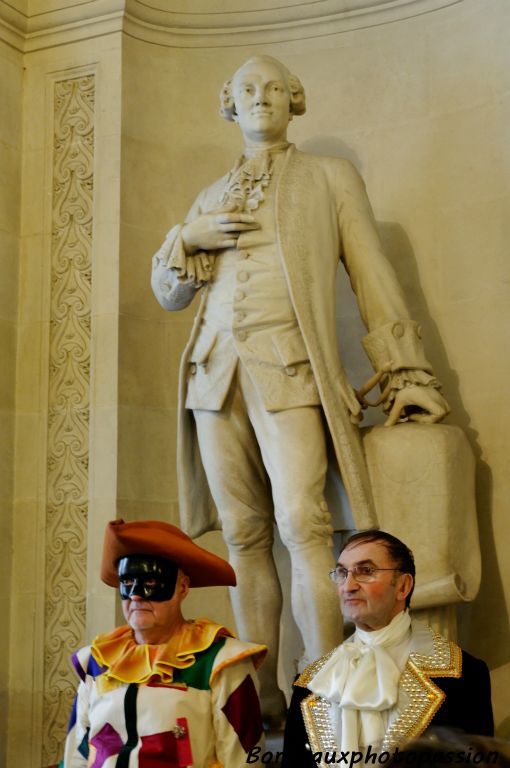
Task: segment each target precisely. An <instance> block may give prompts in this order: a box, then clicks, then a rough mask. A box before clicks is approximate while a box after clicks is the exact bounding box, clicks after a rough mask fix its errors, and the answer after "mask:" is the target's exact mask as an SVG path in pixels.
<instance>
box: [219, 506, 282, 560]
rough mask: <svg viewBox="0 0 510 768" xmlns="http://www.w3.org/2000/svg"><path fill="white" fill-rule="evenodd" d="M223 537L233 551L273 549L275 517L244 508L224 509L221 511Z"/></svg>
mask: <svg viewBox="0 0 510 768" xmlns="http://www.w3.org/2000/svg"><path fill="white" fill-rule="evenodd" d="M220 517H221V524H222V531H223V538H224V539H225V543H226V545H227V547H228V549H229V551H230V552H231V553H232V552H237V553H241V552H248V551H249V552H256V551H258V552H260V551H262V550H268V551H271V549H272V547H273V519H272V515H271V513H270V512H269V511H268V513H267V515H266V516H264V517H262V516H261V515H255V514H247V511H246V509H243V510H235V509H234V510H228V511H225V510H223V511H222V512H221V513H220Z"/></svg>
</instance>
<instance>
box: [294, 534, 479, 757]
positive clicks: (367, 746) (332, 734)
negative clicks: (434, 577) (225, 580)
mask: <svg viewBox="0 0 510 768" xmlns="http://www.w3.org/2000/svg"><path fill="white" fill-rule="evenodd" d="M414 576H415V565H414V558H413V554H412V552H411V550H410V549H409V548H408V547H406V545H405V544H404V543H403V542H402V541H400V540H399V539H397V538H395V536H392V535H391V534H389V533H386V532H385V531H378V530H367V531H361V532H359V533H356V534H354V535H353V536H351V537H350V538H349V539H348V540H347V542H346V544H345V546H344V548H343V549H342V551H341V552H340V557H339V559H338V563H337V565H336V568H335V570H334V571H332V572H331V577H332V579H333V581H335V583H336V584H337V588H338V594H339V597H340V601H341V606H342V613H343V615H344V618H345V619H346V620H347V621H349V622H352V623H353V624H354V626H355V632H354V634H353V635H352V636H351V637H350V638H349V639H348V640H346V641H345V642H344V643H342V644H341V645H340V646H338V647H337V648H335V649H334V650H333V651H331V652H330V653H328V654H326V655H325V656H322V657H321V658H320V659H318V660H317V661H314V662H313V663H312V664H310V665H309V666H308V667H307V668H306V669H305V670H304V671H303V672H302V673H301V675H300V676H299V677H298V679H297V680H296V681H295V683H294V693H293V696H292V701H291V705H290V710H289V714H288V718H287V725H286V730H285V740H284V749H283V763H282V768H308V766H310V768H311V767H312V766H314V765H317V764H324V763H333V762H342V755H344V756H345V755H347V761H348V762H350V761H351V759H354V762H358V763H360V765H361V764H362V761H363V764H366V763H368V764H376V763H377V764H381V763H382V762H385V761H386V760H387V759H389V754H391V753H395V750H396V748H399V749H400V748H401V747H404V746H405V744H406V743H408V742H409V741H410V740H411V739H414V738H416V737H418V736H421V735H422V734H423V733H425V731H428V729H430V728H433V727H439V726H442V727H446V728H448V729H453V730H455V731H461V732H464V733H467V734H478V735H484V736H492V735H493V718H492V705H491V691H490V678H489V670H488V669H487V666H486V664H485V663H484V662H483V661H481V660H480V659H475V658H474V657H473V656H471V655H470V654H469V653H466V652H465V651H463V650H462V649H461V648H459V646H458V645H457V644H456V643H453V642H450V641H448V640H446V639H445V638H444V637H442V636H441V635H439V634H437V633H436V632H434V631H433V630H432V629H431V628H430V627H429V626H427V625H426V624H422V623H421V622H418V621H414V620H411V618H410V616H409V612H408V608H409V602H410V599H411V595H412V592H413V589H414ZM411 749H412V747H411ZM384 752H386V753H387V756H386V757H385V758H384V759H383V760H379V759H378V756H381V757H382V753H384ZM319 753H320V758H319ZM333 753H336V757H333ZM388 753H389V754H388ZM397 754H398V753H397ZM354 755H356V757H354V758H353V756H354ZM358 756H359V757H358ZM350 764H351V765H352V764H353V763H352V762H351V763H350Z"/></svg>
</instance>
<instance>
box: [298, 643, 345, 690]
mask: <svg viewBox="0 0 510 768" xmlns="http://www.w3.org/2000/svg"><path fill="white" fill-rule="evenodd" d="M335 651H336V648H333V650H332V651H329V653H326V654H324V656H321V657H320V658H319V659H316V660H315V661H312V663H311V664H308V666H307V667H305V668H304V670H303V671H302V672H301V674H300V675H299V677H298V679H297V680H295V681H294V685H297V686H299V687H300V688H308V683H309V682H310V680H312V679H313V678H314V677H315V675H316V674H317V672H318V671H319V670H320V669H322V667H323V666H324V664H325V663H326V662H327V661H328V660H329V659H330V658H331V657H332V655H333V654H334V653H335Z"/></svg>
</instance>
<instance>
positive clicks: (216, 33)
mask: <svg viewBox="0 0 510 768" xmlns="http://www.w3.org/2000/svg"><path fill="white" fill-rule="evenodd" d="M463 1H464V0H307V1H305V2H302V1H301V2H300V1H299V0H281V4H280V3H278V4H275V6H277V7H275V6H273V7H271V6H272V3H270V2H269V1H267V2H264V0H253V2H252V4H251V8H249V9H244V8H243V9H241V10H230V11H225V10H216V11H215V10H209V9H210V8H214V7H215V5H216V3H214V1H213V0H211V1H210V2H205V0H195V2H194V8H197V9H198V10H195V11H192V12H190V11H188V10H182V8H188V7H189V3H188V4H186V3H184V2H183V0H148V1H147V2H145V0H90V1H89V2H76V3H75V4H74V5H70V6H67V7H65V8H62V9H61V10H58V11H54V10H50V11H47V12H41V11H37V12H33V13H28V14H24V13H23V12H21V11H19V10H17V9H16V8H14V6H13V5H11V4H10V3H9V2H7V0H0V39H1V40H4V42H6V43H8V44H9V45H11V46H12V47H13V48H16V49H18V50H19V51H22V52H30V51H36V50H40V49H43V48H49V47H54V46H56V45H63V44H65V43H72V42H76V41H79V40H86V39H88V38H93V37H99V36H102V35H107V34H111V33H114V32H121V31H123V32H125V33H126V34H128V35H129V36H131V37H134V38H136V39H138V40H143V41H146V42H149V43H154V44H156V45H163V46H168V47H178V48H182V47H185V48H193V47H197V48H210V47H212V48H215V47H225V46H243V45H256V44H261V43H276V42H284V41H287V40H298V39H305V38H308V37H321V36H325V35H333V34H338V33H341V32H346V31H350V30H355V29H361V28H365V27H371V26H377V25H381V24H386V23H391V22H395V21H399V20H401V19H409V18H412V17H414V16H419V15H422V14H425V13H430V12H432V11H436V10H439V9H441V8H445V7H448V6H451V5H456V4H457V3H461V2H463ZM243 4H244V3H243V2H242V0H239V1H238V3H237V6H238V7H239V6H242V5H243ZM39 5H41V3H39ZM219 5H220V6H221V7H222V8H224V7H225V4H224V3H221V4H219ZM231 5H232V6H233V5H234V3H233V2H232V3H231ZM246 5H248V3H247V2H246ZM257 6H258V7H257ZM268 6H269V7H268ZM200 8H201V9H200Z"/></svg>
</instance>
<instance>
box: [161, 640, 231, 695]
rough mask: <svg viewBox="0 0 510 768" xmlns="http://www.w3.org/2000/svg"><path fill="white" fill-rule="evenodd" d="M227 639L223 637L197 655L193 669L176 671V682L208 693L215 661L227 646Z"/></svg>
mask: <svg viewBox="0 0 510 768" xmlns="http://www.w3.org/2000/svg"><path fill="white" fill-rule="evenodd" d="M226 639H227V638H226V637H221V638H220V639H219V640H216V642H214V643H213V644H212V645H211V646H209V648H206V650H205V651H201V652H200V653H196V654H195V659H196V661H195V663H194V664H193V666H192V667H188V669H175V670H174V682H176V683H185V684H186V685H187V686H189V687H190V688H198V690H200V691H208V690H209V678H210V677H211V670H212V668H213V664H214V660H215V658H216V656H217V655H218V653H219V651H221V649H222V648H223V646H224V645H225V641H226Z"/></svg>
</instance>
